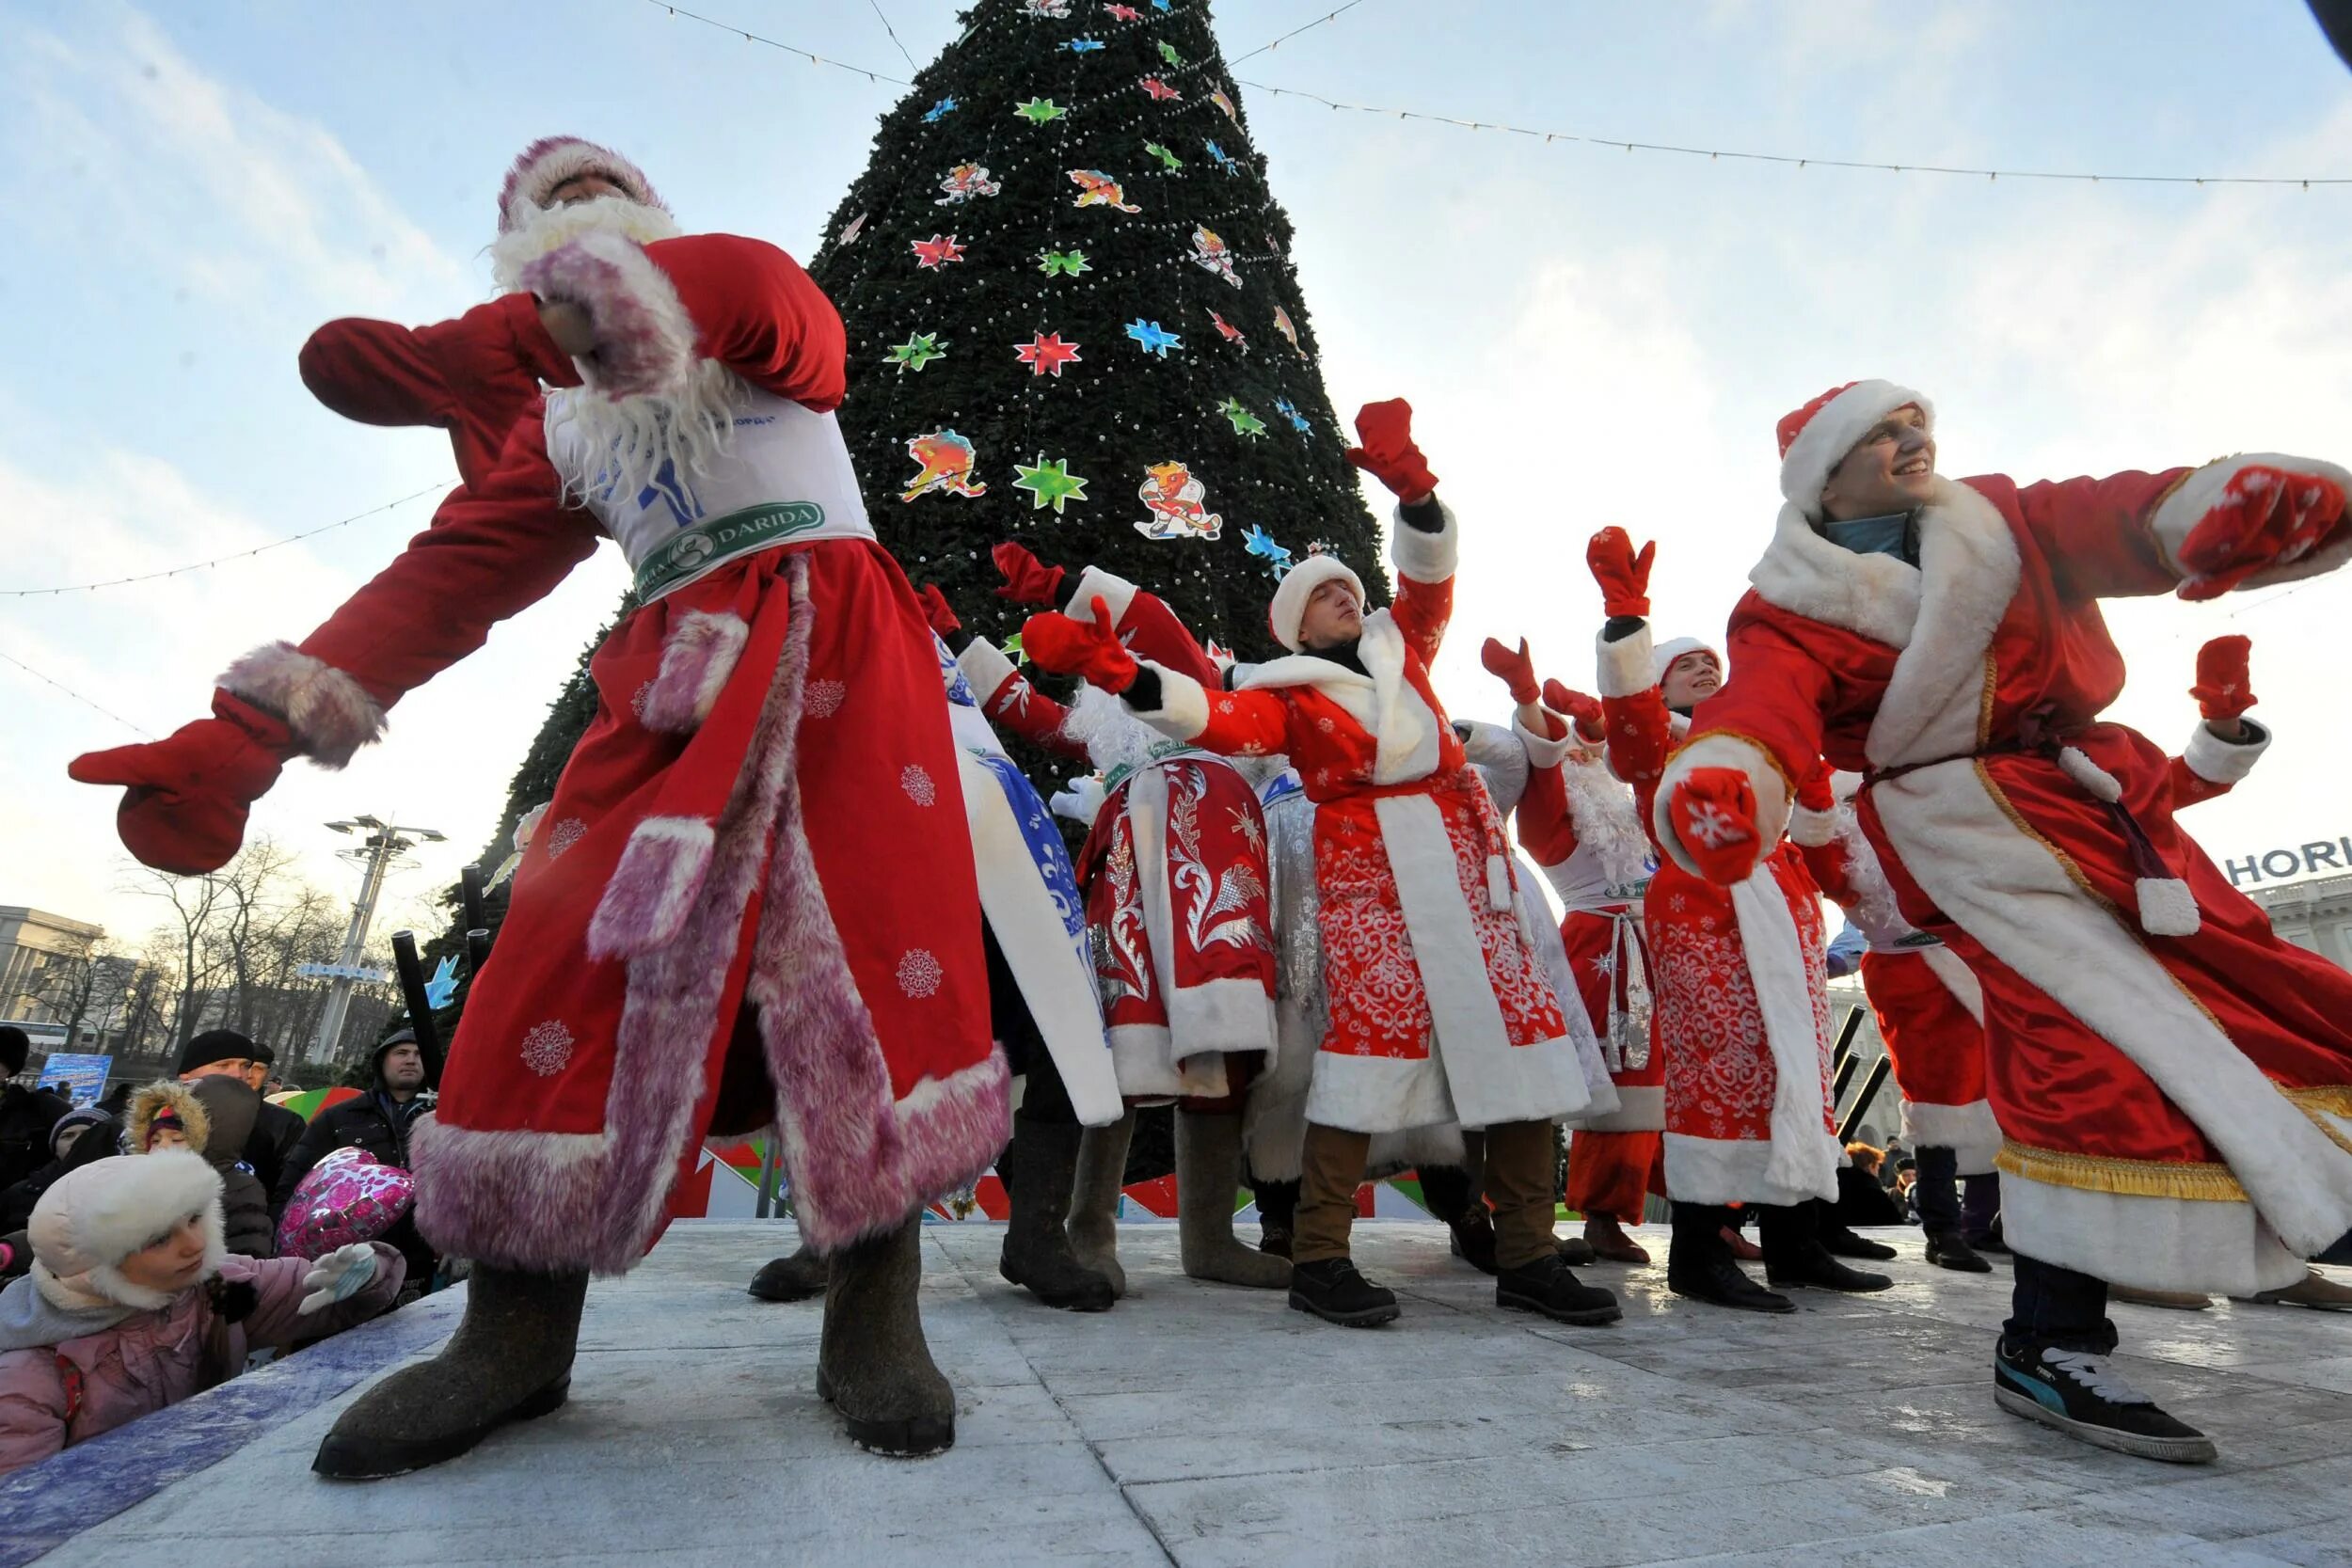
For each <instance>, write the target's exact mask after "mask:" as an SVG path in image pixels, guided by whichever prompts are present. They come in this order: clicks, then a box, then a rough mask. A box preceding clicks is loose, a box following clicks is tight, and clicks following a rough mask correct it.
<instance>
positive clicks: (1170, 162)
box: [1143, 141, 1184, 174]
mask: <svg viewBox="0 0 2352 1568" xmlns="http://www.w3.org/2000/svg"><path fill="white" fill-rule="evenodd" d="M1143 150H1145V151H1146V152H1149V153H1150V154H1152V156H1153V157H1154V158H1157V159H1158V160H1159V161H1160V164H1161V166H1162V167H1164V168H1166V169H1167V170H1168V173H1170V174H1173V173H1175V172H1176V171H1177V170H1178V169H1180V168H1182V167H1184V160H1183V159H1182V158H1179V157H1178V156H1176V154H1175V153H1173V152H1171V151H1169V150H1168V149H1167V148H1165V147H1162V146H1161V145H1160V144H1159V143H1158V142H1155V141H1148V142H1145V143H1144V144H1143Z"/></svg>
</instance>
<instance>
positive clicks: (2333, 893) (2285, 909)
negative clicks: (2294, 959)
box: [2246, 877, 2352, 969]
mask: <svg viewBox="0 0 2352 1568" xmlns="http://www.w3.org/2000/svg"><path fill="white" fill-rule="evenodd" d="M2246 895H2247V896H2248V897H2249V898H2251V899H2252V900H2253V901H2254V902H2255V903H2257V904H2260V905H2261V906H2262V909H2263V912H2264V913H2265V914H2266V915H2268V916H2269V917H2270V928H2271V929H2272V930H2274V931H2277V932H2278V933H2279V934H2280V936H2282V937H2284V938H2286V940H2287V941H2289V942H2293V943H2295V945H2296V946H2297V947H2307V948H2309V949H2311V951H2312V952H2314V953H2316V954H2318V955H2319V956H2320V957H2321V958H2328V959H2332V960H2333V961H2334V962H2336V963H2339V964H2341V965H2343V966H2344V968H2346V969H2352V877H2314V878H2312V879H2310V880H2308V881H2301V882H2289V883H2287V884H2286V885H2285V886H2283V887H2266V888H2249V889H2247V890H2246Z"/></svg>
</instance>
